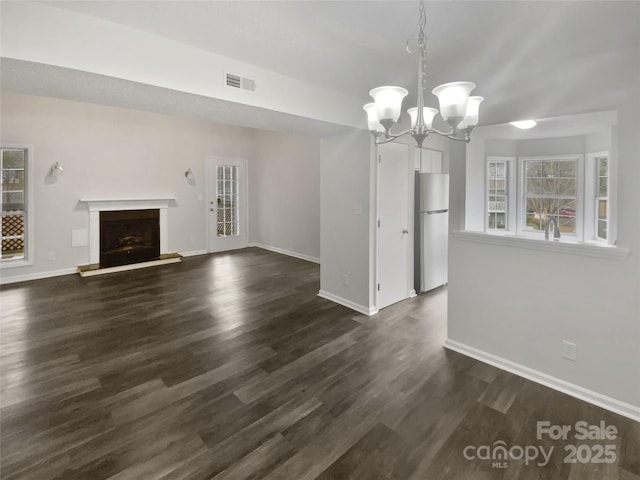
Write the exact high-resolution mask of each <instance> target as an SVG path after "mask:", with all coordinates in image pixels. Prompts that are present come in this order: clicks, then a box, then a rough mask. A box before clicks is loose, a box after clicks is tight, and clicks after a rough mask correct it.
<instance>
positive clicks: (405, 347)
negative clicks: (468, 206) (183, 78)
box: [0, 249, 640, 480]
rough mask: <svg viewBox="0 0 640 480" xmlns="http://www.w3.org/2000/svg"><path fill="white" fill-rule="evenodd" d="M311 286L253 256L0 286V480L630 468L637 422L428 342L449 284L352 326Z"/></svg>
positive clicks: (620, 473)
mask: <svg viewBox="0 0 640 480" xmlns="http://www.w3.org/2000/svg"><path fill="white" fill-rule="evenodd" d="M318 289H319V267H318V265H315V264H311V263H307V262H304V261H301V260H297V259H294V258H289V257H285V256H282V255H278V254H274V253H270V252H266V251H264V250H259V249H247V250H242V251H237V252H234V253H230V254H219V255H210V256H202V257H192V258H187V259H185V260H184V262H183V263H181V264H174V265H167V266H163V267H156V268H149V269H144V270H136V271H130V272H124V273H118V274H111V275H105V276H98V277H91V278H80V277H79V276H65V277H58V278H52V279H46V280H39V281H34V282H28V283H22V284H14V285H8V286H5V287H3V288H2V289H1V301H2V306H1V308H2V323H1V336H2V338H1V348H2V350H1V353H0V354H1V360H2V372H1V373H2V375H1V377H2V384H1V387H2V397H1V400H0V401H1V410H0V412H1V416H0V422H1V423H0V428H1V444H0V447H1V464H0V465H1V475H0V476H1V478H2V479H4V480H11V479H30V480H37V479H65V480H72V479H91V480H100V479H118V480H122V479H136V480H147V479H172V480H173V479H175V480H183V479H211V478H215V479H217V480H219V479H227V480H241V479H256V480H276V479H289V480H304V479H309V480H311V479H320V480H329V479H362V480H378V479H397V480H439V479H464V480H467V479H471V480H482V479H501V480H514V479H523V480H529V479H550V480H552V479H553V480H556V479H570V480H583V479H598V480H603V479H604V480H618V479H619V480H638V479H640V424H638V423H636V422H633V421H631V420H629V419H626V418H623V417H621V416H618V415H615V414H613V413H610V412H608V411H605V410H602V409H600V408H597V407H594V406H592V405H589V404H586V403H584V402H581V401H579V400H576V399H574V398H571V397H569V396H566V395H563V394H561V393H558V392H556V391H553V390H550V389H548V388H545V387H543V386H540V385H538V384H535V383H532V382H529V381H527V380H524V379H522V378H519V377H517V376H514V375H511V374H508V373H506V372H503V371H501V370H498V369H496V368H493V367H490V366H487V365H485V364H482V363H480V362H477V361H474V360H472V359H470V358H467V357H465V356H462V355H459V354H456V353H453V352H450V351H447V350H445V349H443V348H442V343H443V341H444V339H445V316H446V290H444V289H439V290H436V291H434V292H432V293H430V294H427V295H421V296H419V297H417V298H414V299H411V300H408V301H405V302H401V303H399V304H397V305H394V306H392V307H389V308H387V309H385V310H383V311H382V312H381V313H379V314H378V315H376V316H374V317H366V316H364V315H359V314H357V313H355V312H353V311H351V310H349V309H347V308H344V307H341V306H339V305H336V304H333V303H331V302H329V301H327V300H324V299H321V298H319V297H318V296H317V292H318ZM545 420H546V421H549V422H550V423H551V424H554V425H555V424H557V425H575V423H576V422H578V421H586V422H588V423H589V424H599V423H600V422H601V421H604V422H605V423H606V425H613V426H615V427H616V428H617V430H618V435H617V436H616V438H615V439H614V440H606V441H602V440H599V441H598V440H591V441H589V440H578V439H576V438H574V435H573V433H572V434H571V435H570V436H569V438H568V439H567V440H566V441H562V440H551V439H549V438H548V437H547V436H545V437H544V438H542V439H540V440H538V439H537V438H536V422H537V421H545ZM501 441H502V442H504V443H501ZM600 444H602V445H605V444H606V445H612V446H613V450H612V449H611V447H609V448H608V450H609V451H610V452H611V451H612V452H613V453H614V454H615V458H613V461H612V462H611V463H592V462H587V463H580V461H577V462H576V463H565V462H564V459H565V457H566V456H567V454H568V453H570V450H569V451H566V450H565V448H568V449H571V448H572V446H573V448H576V449H578V450H579V452H580V455H582V456H581V457H580V459H582V460H585V459H588V460H593V459H594V458H595V457H597V454H598V452H597V445H600ZM501 445H502V446H504V445H506V448H507V449H510V450H509V451H510V452H511V454H512V455H510V456H509V457H508V458H507V459H506V464H505V463H501V462H498V463H497V464H493V462H495V461H496V460H484V459H482V458H485V457H486V455H491V454H493V453H495V452H497V451H498V450H499V449H496V447H499V446H501ZM469 446H471V447H472V448H466V447H469ZM482 446H487V447H486V448H484V449H483V448H482ZM528 446H531V448H530V449H529V450H527V451H528V452H529V455H530V457H532V456H533V449H536V454H537V455H538V458H537V459H535V460H532V461H527V460H525V458H518V457H519V456H520V455H519V453H521V452H523V451H525V450H524V449H526V448H528ZM583 446H584V447H583ZM514 447H522V449H523V450H518V449H517V448H515V449H514ZM551 447H553V448H554V451H553V452H552V454H551V455H550V456H549V461H548V463H547V464H546V465H544V466H539V465H538V464H537V463H536V462H538V461H541V459H542V456H541V455H542V454H541V453H540V451H539V449H540V448H544V449H545V451H548V450H549V449H550V448H551ZM581 447H582V448H581ZM487 451H489V453H487ZM465 452H466V453H467V457H470V458H471V459H470V460H469V459H467V458H465V454H464V453H465ZM600 453H602V452H600ZM587 455H588V458H587ZM474 456H475V457H476V458H474ZM477 457H480V458H477ZM600 458H602V457H600ZM500 467H504V468H500Z"/></svg>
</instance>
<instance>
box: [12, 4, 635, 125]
mask: <svg viewBox="0 0 640 480" xmlns="http://www.w3.org/2000/svg"><path fill="white" fill-rule="evenodd" d="M43 3H48V4H50V5H52V6H54V7H57V8H62V9H68V10H72V11H75V12H77V13H81V14H86V15H91V16H95V17H99V18H101V19H104V20H108V21H112V22H116V23H119V24H123V25H127V26H130V27H133V28H137V29H140V30H144V31H147V32H151V33H155V34H157V35H163V36H166V37H169V38H171V39H173V40H176V41H179V42H182V43H184V44H188V45H191V46H194V47H198V48H202V49H205V50H209V51H212V52H215V53H218V54H221V55H225V56H229V57H233V58H236V59H238V60H242V61H245V62H248V63H252V64H255V65H258V66H261V67H263V68H266V69H269V70H273V71H277V72H279V73H282V74H285V75H288V76H290V77H293V78H297V79H300V80H303V81H306V82H310V83H314V84H318V85H321V86H324V87H328V88H330V89H333V90H335V91H339V92H343V93H346V94H349V95H351V96H354V97H356V98H360V99H361V100H362V102H363V103H365V102H366V101H369V100H368V91H369V89H371V88H373V87H375V86H378V85H383V84H386V85H389V84H395V85H401V86H404V87H406V88H408V89H409V90H410V91H412V92H415V90H416V89H415V86H414V84H415V83H416V81H417V78H416V71H417V65H416V58H415V57H411V56H409V55H408V54H406V52H405V50H404V45H405V42H406V40H407V37H408V36H409V35H411V34H415V33H417V32H416V30H417V13H418V3H417V1H410V2H407V1H391V2H390V1H320V0H317V1H299V0H298V1H238V0H235V1H126V0H125V1H109V0H106V1H93V2H89V1H47V2H43ZM426 12H427V37H428V47H427V49H428V50H427V54H428V69H429V71H428V80H429V86H430V87H434V86H436V85H438V84H440V83H444V82H448V81H455V80H469V81H474V82H476V84H477V85H478V86H477V88H476V90H475V91H474V94H477V95H483V96H484V97H485V98H486V100H485V103H484V104H483V105H482V109H481V123H484V124H487V123H503V122H507V121H510V120H513V119H518V118H527V117H536V118H541V117H544V116H551V115H563V114H571V113H582V112H586V111H592V110H607V109H610V108H611V107H612V103H613V97H614V96H615V90H616V88H618V87H620V86H621V85H622V84H623V83H624V82H617V80H616V79H615V78H613V77H615V75H616V74H617V72H600V75H599V76H598V77H597V78H596V76H595V75H594V73H595V72H598V71H599V70H601V69H605V68H610V66H611V65H612V64H614V63H615V61H616V58H617V55H619V54H620V52H622V51H625V50H626V51H629V49H640V2H638V1H629V2H613V1H603V2H597V1H594V2H540V1H428V2H427V4H426ZM607 74H608V75H609V77H608V78H607V77H606V75H607ZM3 75H4V72H3ZM45 78H46V77H45ZM3 80H4V79H3ZM42 81H44V80H42ZM60 88H61V87H60ZM603 90H604V94H602V92H603ZM550 93H552V95H550ZM428 97H430V98H429V99H428V100H427V101H428V103H430V104H431V105H433V106H437V105H436V103H435V97H433V98H431V97H432V96H431V95H428ZM411 102H412V99H411V98H410V99H408V101H406V103H405V107H406V106H407V105H408V104H410V103H411ZM614 104H615V103H614Z"/></svg>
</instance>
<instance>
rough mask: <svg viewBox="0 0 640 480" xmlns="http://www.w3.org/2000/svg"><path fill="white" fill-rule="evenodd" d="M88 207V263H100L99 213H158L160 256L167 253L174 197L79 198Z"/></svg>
mask: <svg viewBox="0 0 640 480" xmlns="http://www.w3.org/2000/svg"><path fill="white" fill-rule="evenodd" d="M80 201H81V202H84V203H86V204H88V205H89V263H91V264H94V263H100V212H104V211H114V210H152V209H153V210H155V209H158V210H159V211H160V255H162V254H165V253H169V228H168V223H167V219H168V209H169V203H170V202H172V201H175V197H166V198H114V199H93V198H81V199H80Z"/></svg>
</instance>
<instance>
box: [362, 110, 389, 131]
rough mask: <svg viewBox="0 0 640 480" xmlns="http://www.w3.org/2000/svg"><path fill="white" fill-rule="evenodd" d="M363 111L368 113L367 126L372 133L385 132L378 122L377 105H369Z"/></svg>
mask: <svg viewBox="0 0 640 480" xmlns="http://www.w3.org/2000/svg"><path fill="white" fill-rule="evenodd" d="M362 109H363V110H364V111H365V112H367V126H368V128H369V131H370V132H384V127H383V126H382V125H381V124H380V122H379V121H378V112H377V109H376V104H375V103H367V104H366V105H365V106H364V107H362Z"/></svg>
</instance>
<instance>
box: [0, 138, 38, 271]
mask: <svg viewBox="0 0 640 480" xmlns="http://www.w3.org/2000/svg"><path fill="white" fill-rule="evenodd" d="M0 148H1V149H2V150H5V149H6V150H24V151H25V176H24V183H25V186H24V189H25V195H24V201H25V209H24V215H25V222H24V226H25V232H24V233H25V242H24V248H25V252H24V258H20V259H12V258H7V259H4V260H3V259H0V269H6V268H16V267H25V266H29V265H33V264H34V263H35V238H34V237H35V234H34V233H35V208H34V204H35V202H34V197H35V195H34V190H35V188H34V187H35V182H34V172H33V170H34V165H35V162H34V157H35V153H34V152H35V149H34V147H33V145H29V144H13V143H3V144H1V145H0Z"/></svg>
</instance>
